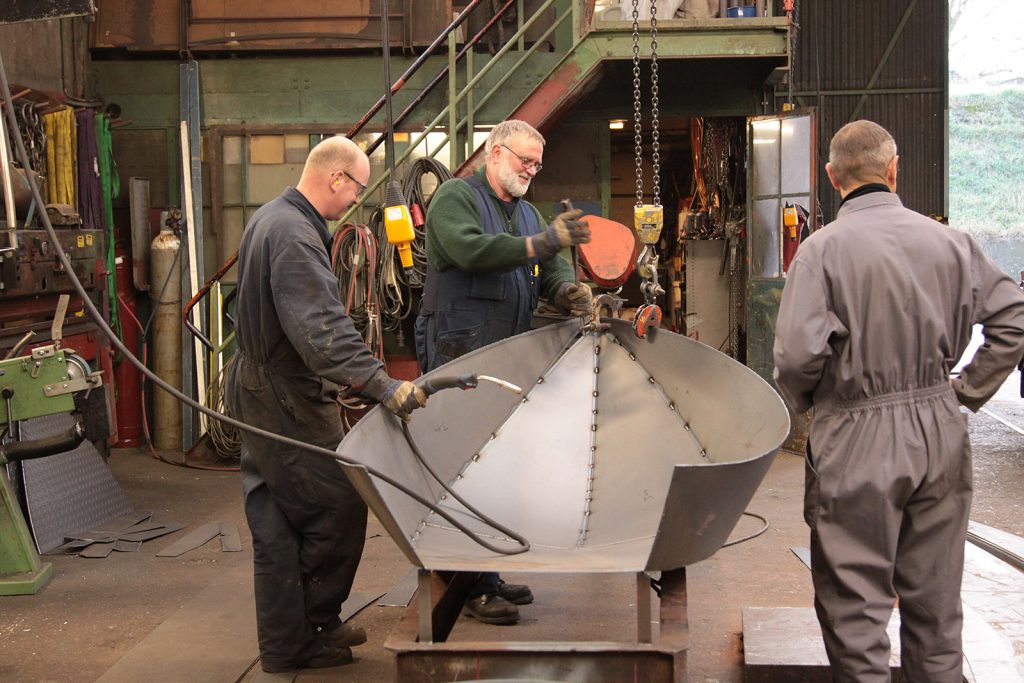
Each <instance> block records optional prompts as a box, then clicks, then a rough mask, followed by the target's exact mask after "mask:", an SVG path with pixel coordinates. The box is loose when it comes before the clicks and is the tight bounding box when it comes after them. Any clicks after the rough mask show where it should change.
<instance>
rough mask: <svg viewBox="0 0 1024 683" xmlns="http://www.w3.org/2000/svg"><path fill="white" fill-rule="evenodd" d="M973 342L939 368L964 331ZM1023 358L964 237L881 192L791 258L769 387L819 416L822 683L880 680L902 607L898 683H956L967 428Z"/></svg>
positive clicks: (1001, 301)
mask: <svg viewBox="0 0 1024 683" xmlns="http://www.w3.org/2000/svg"><path fill="white" fill-rule="evenodd" d="M976 323H980V324H982V325H984V330H985V344H984V345H983V346H982V347H981V348H979V349H978V352H977V355H976V356H975V357H974V360H973V361H972V362H971V363H970V364H969V365H968V366H967V367H965V368H964V369H963V372H962V374H961V375H960V378H959V379H955V380H953V381H952V382H950V381H949V380H948V379H947V377H948V374H949V371H950V370H951V368H952V367H953V366H954V364H955V363H956V362H957V360H958V359H959V358H960V356H961V355H962V354H963V352H964V349H965V348H966V347H967V344H968V341H969V340H970V337H971V326H972V324H976ZM1022 353H1024V294H1022V293H1021V292H1020V291H1019V290H1018V288H1017V287H1016V285H1015V284H1014V282H1013V281H1012V280H1011V279H1010V278H1009V277H1008V276H1007V275H1006V274H1004V273H1003V272H1001V271H1000V270H999V268H998V267H997V266H996V265H995V264H994V263H993V262H992V261H991V260H990V259H988V258H987V257H986V256H985V255H984V254H982V253H981V251H980V249H979V248H978V245H977V244H976V243H975V242H974V240H973V239H971V238H970V237H969V236H968V235H966V234H964V233H960V232H956V231H954V230H951V229H949V228H947V227H944V226H942V225H941V224H939V223H937V222H935V221H933V220H931V219H928V218H925V217H924V216H921V215H920V214H917V213H915V212H913V211H910V210H909V209H906V208H904V207H903V205H902V203H901V202H900V200H899V198H898V197H897V196H896V195H895V194H892V193H889V192H875V193H871V194H866V195H863V196H858V197H856V198H853V199H850V200H849V201H847V202H846V203H844V204H843V206H842V207H841V208H840V210H839V213H838V216H837V218H836V220H835V221H834V222H833V223H831V224H830V225H828V226H826V227H825V228H824V229H822V230H819V231H818V232H817V233H815V234H814V235H812V236H811V237H810V238H809V239H808V240H807V241H806V242H805V243H804V244H802V245H801V246H800V249H799V251H798V252H797V255H796V258H795V259H794V261H793V264H792V266H791V267H790V270H789V273H788V276H787V281H786V286H785V289H784V291H783V295H782V304H781V306H780V308H779V317H778V322H777V325H776V336H775V379H776V381H777V383H778V386H779V388H780V390H781V391H782V393H783V395H784V396H785V397H786V399H787V400H788V401H789V403H790V405H791V406H792V407H793V408H794V409H795V410H796V411H797V412H798V413H799V412H803V411H805V410H808V409H809V408H814V415H813V422H812V424H811V431H810V437H809V440H808V444H807V468H806V471H807V477H806V495H805V504H804V515H805V518H806V520H807V523H808V525H809V526H810V528H811V563H812V576H813V582H814V589H815V608H816V610H817V613H818V620H819V622H820V624H821V629H822V634H823V636H824V640H825V647H826V650H827V652H828V657H829V661H830V663H831V666H832V672H833V676H834V680H836V681H842V682H847V681H849V682H853V681H856V682H858V683H874V682H877V681H889V665H888V659H889V640H888V638H887V637H886V635H885V626H886V624H887V623H888V620H889V616H890V614H891V612H892V608H893V605H894V603H895V602H896V600H897V599H898V600H899V609H900V617H901V623H902V627H901V632H900V643H901V650H902V676H903V681H904V682H905V683H961V681H962V673H961V669H962V654H961V630H962V621H963V614H962V609H961V604H960V584H961V577H962V574H963V559H964V541H965V535H966V529H967V520H968V514H969V511H970V506H971V490H972V474H971V456H970V443H969V441H968V436H967V419H966V416H965V415H963V414H962V413H961V412H960V410H959V404H960V403H962V404H963V405H965V406H967V407H968V408H970V409H972V410H978V409H979V408H980V407H981V406H982V405H983V404H984V403H985V401H987V400H988V399H989V398H990V397H991V396H992V395H993V394H994V393H995V392H996V390H997V389H998V388H999V386H1000V385H1001V383H1002V382H1003V380H1004V379H1005V378H1006V376H1007V375H1008V374H1009V372H1010V371H1011V370H1012V369H1013V368H1014V366H1015V365H1016V364H1017V361H1018V360H1019V359H1020V357H1021V354H1022Z"/></svg>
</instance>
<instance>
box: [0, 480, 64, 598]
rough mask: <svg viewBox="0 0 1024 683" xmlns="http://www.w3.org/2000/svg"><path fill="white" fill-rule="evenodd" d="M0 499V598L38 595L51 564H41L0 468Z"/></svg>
mask: <svg viewBox="0 0 1024 683" xmlns="http://www.w3.org/2000/svg"><path fill="white" fill-rule="evenodd" d="M0 499H2V500H0V595H32V594H34V593H38V592H39V591H40V590H41V589H42V588H43V586H45V585H46V584H47V583H48V582H49V580H50V579H51V578H52V577H53V565H52V564H50V563H49V562H42V561H40V559H39V553H38V552H36V546H35V543H34V542H33V541H32V534H31V533H30V532H29V530H28V525H27V524H26V523H25V518H24V517H23V516H22V514H21V507H20V506H19V505H18V500H17V498H16V497H15V495H14V491H13V490H12V489H11V485H10V484H9V483H7V474H6V473H5V472H4V468H3V467H0Z"/></svg>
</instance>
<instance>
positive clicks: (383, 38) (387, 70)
mask: <svg viewBox="0 0 1024 683" xmlns="http://www.w3.org/2000/svg"><path fill="white" fill-rule="evenodd" d="M389 23H390V22H389V21H388V0H380V43H381V48H382V50H383V57H384V115H385V116H386V117H387V122H386V125H387V138H388V144H387V146H386V147H385V148H384V159H385V161H386V163H387V168H388V173H389V174H390V175H392V176H393V175H395V119H394V115H393V114H392V112H391V32H390V28H389V27H388V24H389Z"/></svg>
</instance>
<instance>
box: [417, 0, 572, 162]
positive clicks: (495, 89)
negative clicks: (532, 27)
mask: <svg viewBox="0 0 1024 683" xmlns="http://www.w3.org/2000/svg"><path fill="white" fill-rule="evenodd" d="M571 12H572V10H571V9H567V10H566V11H565V12H563V13H562V16H560V17H558V18H557V19H555V21H554V22H553V23H552V24H551V26H549V27H548V28H547V30H545V31H544V33H542V34H541V35H540V37H539V38H538V39H537V41H536V42H534V44H533V45H531V46H530V49H529V50H527V51H526V52H524V53H523V56H522V57H520V58H519V61H518V62H516V63H515V65H513V67H512V68H511V69H509V70H508V71H506V72H505V75H504V76H502V77H501V78H500V79H498V82H497V83H495V84H494V86H493V87H492V88H491V91H490V92H488V93H487V94H486V95H484V96H483V97H482V98H480V103H479V104H477V108H482V107H483V106H484V105H485V104H487V103H488V102H489V101H490V100H491V98H492V97H494V95H496V94H497V93H498V92H499V91H500V90H501V86H503V85H505V81H507V80H508V79H510V78H511V77H512V75H513V74H515V71H516V69H517V68H518V67H519V65H520V64H522V63H523V62H525V61H526V60H527V59H529V58H530V55H532V54H533V53H534V52H536V51H537V48H538V47H540V46H541V45H543V44H544V41H545V40H547V39H548V36H550V35H551V34H552V33H554V32H555V29H557V28H558V27H559V26H561V25H562V22H563V21H565V20H566V18H568V16H569V14H570V13H571ZM492 63H493V60H492V61H491V62H489V63H488V64H487V66H490V65H491V64H492ZM484 68H485V69H486V67H484ZM480 73H481V74H483V73H484V71H483V70H481V71H480ZM476 80H477V79H475V78H474V79H473V80H472V81H471V83H475V82H476ZM467 88H468V86H467ZM468 120H469V116H468V115H467V116H465V117H464V118H462V119H461V120H460V121H459V123H458V125H457V126H456V130H458V129H459V128H462V127H463V126H464V125H465V124H466V122H467V121H468ZM444 144H445V141H442V142H441V146H444ZM439 149H440V147H438V148H436V149H435V150H434V151H433V152H431V153H430V156H434V154H436V153H437V151H438V150H439Z"/></svg>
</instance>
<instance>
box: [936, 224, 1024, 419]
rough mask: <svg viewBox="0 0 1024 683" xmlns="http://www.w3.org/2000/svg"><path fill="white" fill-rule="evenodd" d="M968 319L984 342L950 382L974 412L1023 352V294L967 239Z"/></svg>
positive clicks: (975, 244) (979, 407)
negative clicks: (981, 333)
mask: <svg viewBox="0 0 1024 683" xmlns="http://www.w3.org/2000/svg"><path fill="white" fill-rule="evenodd" d="M970 244H971V279H972V281H973V289H974V291H973V310H972V312H971V322H972V323H974V324H981V325H982V326H983V327H984V334H985V342H984V343H983V344H982V345H981V346H980V347H979V348H978V351H977V353H975V354H974V358H973V360H971V362H970V363H969V364H968V365H967V366H965V367H964V368H963V369H962V370H961V371H960V376H959V377H957V378H955V379H953V380H952V381H951V384H952V385H953V390H954V391H955V392H956V395H957V398H958V399H959V400H960V403H962V404H963V405H965V406H967V407H968V408H970V409H971V410H973V411H975V412H977V411H978V410H980V409H981V407H982V406H983V405H985V402H986V401H988V400H989V399H990V398H992V396H993V395H994V394H995V393H996V391H998V390H999V387H1000V386H1001V385H1002V383H1003V381H1004V380H1005V379H1006V377H1007V375H1009V374H1010V373H1011V372H1012V371H1013V369H1014V368H1015V367H1016V366H1017V363H1019V362H1020V359H1021V354H1024V293H1022V292H1021V290H1020V289H1019V288H1018V287H1017V285H1016V283H1014V281H1013V280H1012V279H1011V278H1010V276H1009V275H1007V274H1006V273H1004V272H1003V271H1002V270H1000V269H999V266H997V265H996V264H995V263H994V262H993V261H992V260H991V259H990V258H988V257H987V256H985V254H983V253H982V252H981V249H979V248H978V245H977V243H976V242H975V241H974V240H973V239H971V240H970Z"/></svg>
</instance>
